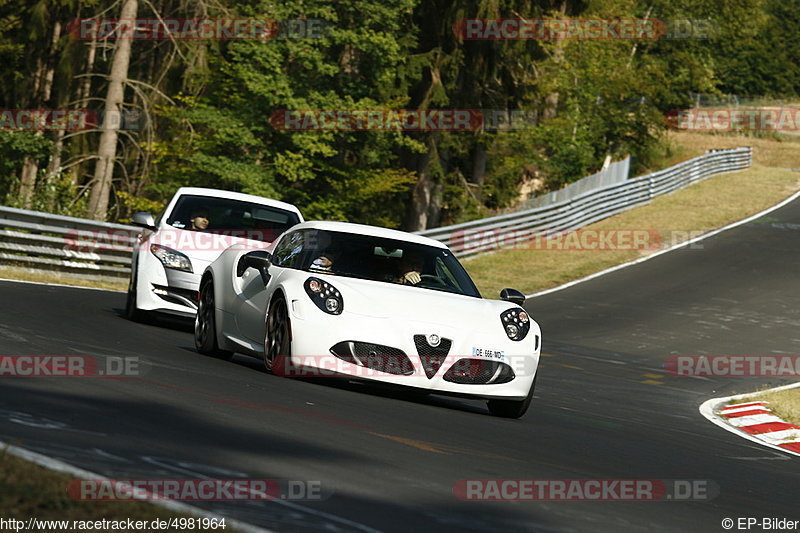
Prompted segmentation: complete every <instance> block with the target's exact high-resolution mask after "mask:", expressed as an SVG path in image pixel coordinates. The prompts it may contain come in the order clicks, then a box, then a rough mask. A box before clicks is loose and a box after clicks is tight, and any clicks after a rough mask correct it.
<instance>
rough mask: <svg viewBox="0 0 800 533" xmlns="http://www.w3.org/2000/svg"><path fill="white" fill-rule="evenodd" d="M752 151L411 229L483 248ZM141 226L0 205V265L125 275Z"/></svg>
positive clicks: (730, 166) (614, 205)
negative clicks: (502, 212)
mask: <svg viewBox="0 0 800 533" xmlns="http://www.w3.org/2000/svg"><path fill="white" fill-rule="evenodd" d="M751 158H752V152H751V149H750V148H749V147H748V148H736V149H733V150H720V151H715V152H710V153H708V154H705V155H702V156H699V157H695V158H694V159H690V160H688V161H684V162H683V163H679V164H677V165H675V166H674V167H670V168H668V169H664V170H660V171H658V172H654V173H652V174H648V175H646V176H640V177H638V178H632V179H626V177H625V175H626V174H627V166H624V167H623V166H618V167H612V169H611V173H609V174H605V175H602V176H600V175H601V174H603V173H598V174H595V175H593V176H589V177H587V178H584V179H583V180H580V181H579V182H576V183H573V184H570V185H569V186H567V187H566V188H565V189H562V190H561V191H555V192H554V193H551V195H553V196H550V197H549V198H545V199H536V200H535V202H534V203H536V204H538V205H539V206H538V207H534V208H532V209H525V210H522V211H518V212H515V213H510V214H506V215H500V216H495V217H489V218H484V219H480V220H473V221H471V222H465V223H463V224H455V225H453V226H444V227H441V228H435V229H431V230H426V231H421V232H418V233H419V234H421V235H425V236H426V237H431V238H433V239H436V240H439V241H442V242H444V243H445V244H447V245H448V246H450V248H451V249H452V250H453V252H454V253H455V254H456V255H459V256H469V255H474V254H477V253H481V252H488V251H492V250H496V249H498V248H502V247H504V246H508V245H509V244H513V243H514V242H522V241H526V240H530V239H532V238H534V237H537V236H547V235H551V234H554V233H560V232H564V231H570V230H574V229H578V228H580V227H583V226H586V225H587V224H591V223H592V222H596V221H598V220H601V219H604V218H606V217H609V216H611V215H614V214H617V213H620V212H622V211H625V210H627V209H630V208H632V207H635V206H637V205H641V204H645V203H647V202H649V201H650V200H651V199H652V198H654V197H655V196H658V195H660V194H665V193H668V192H671V191H674V190H676V189H680V188H682V187H686V186H687V185H690V184H692V183H695V182H697V181H700V180H703V179H705V178H708V177H710V176H714V175H716V174H721V173H723V172H730V171H734V170H741V169H745V168H748V167H749V166H750V164H751ZM624 163H625V165H627V162H624ZM617 165H618V164H617ZM609 182H611V183H609ZM591 187H594V188H591ZM566 189H569V190H568V191H567V190H566ZM565 198H566V199H565ZM541 204H546V205H541ZM140 232H141V230H140V229H139V228H136V227H135V226H125V225H122V224H111V223H107V222H97V221H94V220H86V219H82V218H74V217H66V216H61V215H51V214H48V213H41V212H37V211H26V210H23V209H15V208H11V207H0V264H1V265H12V266H19V267H23V268H27V269H33V270H42V271H48V272H56V273H58V274H63V275H65V276H75V277H82V278H89V279H106V280H120V279H125V278H127V277H128V275H129V273H130V264H131V253H132V250H133V245H134V243H135V242H136V236H137V235H138V234H139V233H140ZM0 272H1V270H0Z"/></svg>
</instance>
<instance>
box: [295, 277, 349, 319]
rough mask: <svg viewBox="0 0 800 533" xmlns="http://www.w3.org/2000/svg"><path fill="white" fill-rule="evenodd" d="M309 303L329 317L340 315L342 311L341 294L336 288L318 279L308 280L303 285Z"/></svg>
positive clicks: (342, 301)
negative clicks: (309, 299) (312, 303)
mask: <svg viewBox="0 0 800 533" xmlns="http://www.w3.org/2000/svg"><path fill="white" fill-rule="evenodd" d="M303 286H304V287H305V289H306V294H308V297H309V298H311V301H312V302H314V304H315V305H316V306H317V307H319V308H320V309H321V310H322V311H325V312H326V313H328V314H329V315H341V314H342V310H343V309H344V300H343V299H342V293H340V292H339V291H338V290H337V289H336V287H334V286H333V285H331V284H330V283H328V282H327V281H322V280H321V279H319V278H308V279H307V280H306V282H305V283H304V284H303Z"/></svg>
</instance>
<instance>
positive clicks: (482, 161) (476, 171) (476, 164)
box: [470, 141, 488, 202]
mask: <svg viewBox="0 0 800 533" xmlns="http://www.w3.org/2000/svg"><path fill="white" fill-rule="evenodd" d="M487 157H488V156H487V154H486V148H485V147H484V146H483V143H482V142H480V141H479V142H478V143H476V144H475V149H474V150H473V151H472V180H471V181H470V183H472V184H473V185H475V198H477V199H478V201H479V202H482V201H483V182H484V180H485V179H486V159H487Z"/></svg>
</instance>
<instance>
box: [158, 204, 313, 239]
mask: <svg viewBox="0 0 800 533" xmlns="http://www.w3.org/2000/svg"><path fill="white" fill-rule="evenodd" d="M203 219H205V220H203ZM298 222H300V219H299V217H298V216H297V214H296V213H293V212H292V211H286V210H284V209H280V208H278V207H271V206H268V205H263V204H257V203H251V202H242V201H239V200H230V199H227V198H215V197H210V196H196V195H188V194H187V195H183V196H181V197H180V198H178V201H177V203H176V204H175V208H174V209H173V210H172V212H171V213H170V214H169V217H168V218H167V224H169V225H170V226H172V227H174V228H179V229H186V230H192V231H207V232H211V233H220V234H225V235H232V236H234V237H244V238H247V239H253V240H259V241H265V242H272V241H274V240H275V239H276V238H277V237H278V236H279V235H280V234H281V233H283V232H284V231H286V230H287V229H289V228H291V227H292V226H294V225H295V224H297V223H298Z"/></svg>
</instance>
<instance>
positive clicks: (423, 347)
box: [414, 335, 453, 379]
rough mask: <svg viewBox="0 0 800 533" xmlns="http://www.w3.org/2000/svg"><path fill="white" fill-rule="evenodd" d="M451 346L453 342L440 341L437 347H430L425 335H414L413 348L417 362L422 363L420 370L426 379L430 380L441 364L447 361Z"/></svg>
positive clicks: (448, 340)
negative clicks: (417, 356)
mask: <svg viewBox="0 0 800 533" xmlns="http://www.w3.org/2000/svg"><path fill="white" fill-rule="evenodd" d="M452 345H453V341H451V340H450V339H441V340H440V341H439V345H438V346H431V345H430V344H429V343H428V338H427V337H426V336H425V335H414V346H415V347H416V348H417V354H418V355H419V360H420V361H421V362H422V368H423V370H425V375H426V376H428V379H431V378H432V377H433V376H435V375H436V373H437V372H438V371H439V368H441V366H442V363H444V361H445V359H447V355H448V354H449V353H450V347H451V346H452Z"/></svg>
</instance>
